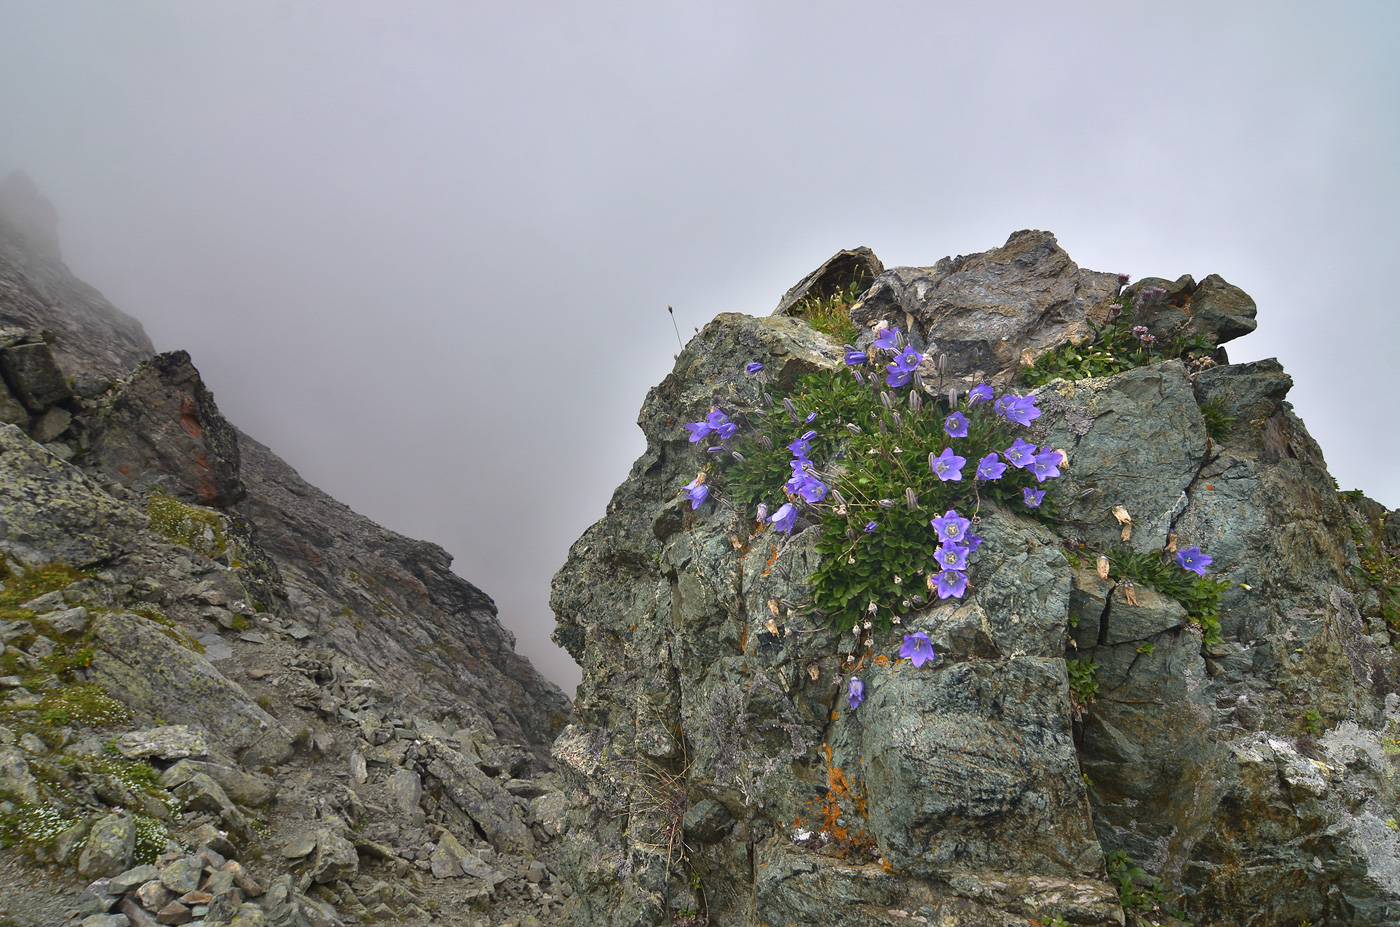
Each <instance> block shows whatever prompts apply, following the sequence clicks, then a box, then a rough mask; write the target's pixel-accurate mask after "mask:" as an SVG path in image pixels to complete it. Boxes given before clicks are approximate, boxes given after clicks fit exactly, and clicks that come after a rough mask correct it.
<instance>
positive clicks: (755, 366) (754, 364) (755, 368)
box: [744, 361, 763, 373]
mask: <svg viewBox="0 0 1400 927" xmlns="http://www.w3.org/2000/svg"><path fill="white" fill-rule="evenodd" d="M761 370H763V365H762V364H760V363H759V362H758V361H751V362H750V363H748V364H747V365H745V367H744V371H745V372H747V373H758V372H760V371H761Z"/></svg>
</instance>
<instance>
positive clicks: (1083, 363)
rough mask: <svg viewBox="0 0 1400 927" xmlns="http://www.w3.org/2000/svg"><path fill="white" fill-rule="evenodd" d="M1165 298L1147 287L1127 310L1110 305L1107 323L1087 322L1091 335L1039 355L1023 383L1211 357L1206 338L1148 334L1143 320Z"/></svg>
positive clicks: (1038, 383) (1102, 374)
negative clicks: (1165, 336) (1167, 337)
mask: <svg viewBox="0 0 1400 927" xmlns="http://www.w3.org/2000/svg"><path fill="white" fill-rule="evenodd" d="M1163 296H1164V293H1163V291H1162V290H1160V289H1157V288H1150V289H1146V290H1143V291H1141V292H1140V293H1138V294H1137V296H1136V297H1135V298H1134V300H1133V304H1132V307H1131V308H1128V307H1126V306H1124V305H1123V303H1122V302H1118V303H1114V304H1113V305H1112V306H1111V307H1109V311H1110V313H1111V317H1110V319H1109V321H1108V322H1107V323H1105V324H1104V325H1103V326H1098V325H1095V324H1094V323H1093V322H1092V321H1091V322H1090V323H1089V327H1090V329H1091V330H1092V332H1093V334H1092V335H1090V336H1089V337H1088V338H1086V339H1084V340H1083V341H1081V342H1079V343H1078V344H1062V345H1060V346H1059V347H1057V348H1053V349H1051V350H1050V351H1047V352H1046V353H1044V354H1042V355H1041V356H1040V357H1039V358H1037V359H1036V361H1035V363H1033V364H1031V365H1030V366H1029V367H1027V368H1026V369H1025V370H1023V371H1021V379H1022V382H1024V383H1025V384H1026V385H1027V386H1030V387H1038V386H1044V385H1045V384H1046V383H1049V382H1050V381H1051V380H1057V379H1063V380H1087V379H1089V378H1091V377H1111V376H1113V375H1114V374H1119V373H1122V372H1124V371H1125V370H1132V369H1133V368H1135V367H1146V366H1147V365H1149V364H1158V363H1161V362H1162V361H1167V360H1174V359H1176V358H1185V357H1188V356H1189V355H1192V354H1200V355H1209V354H1212V353H1214V351H1215V345H1214V344H1212V343H1211V341H1210V339H1209V338H1206V337H1205V336H1204V335H1193V336H1186V335H1176V336H1173V337H1172V338H1169V339H1165V340H1163V339H1159V338H1157V337H1156V336H1154V335H1152V334H1150V333H1149V332H1148V331H1147V328H1146V326H1144V325H1143V324H1142V320H1143V319H1144V318H1146V317H1147V316H1148V314H1150V313H1151V312H1152V310H1153V309H1155V308H1157V301H1158V300H1160V299H1161V298H1162V297H1163Z"/></svg>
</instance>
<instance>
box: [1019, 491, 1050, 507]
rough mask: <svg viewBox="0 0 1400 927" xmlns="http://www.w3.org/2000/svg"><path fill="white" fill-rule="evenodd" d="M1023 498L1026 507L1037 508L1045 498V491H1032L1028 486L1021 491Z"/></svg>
mask: <svg viewBox="0 0 1400 927" xmlns="http://www.w3.org/2000/svg"><path fill="white" fill-rule="evenodd" d="M1021 498H1022V499H1024V500H1025V502H1026V505H1028V506H1030V507H1031V508H1035V507H1036V506H1038V505H1040V502H1041V500H1042V499H1044V498H1045V490H1043V489H1042V490H1040V491H1039V492H1037V491H1036V490H1034V489H1031V488H1030V487H1029V486H1027V487H1025V488H1024V489H1022V490H1021Z"/></svg>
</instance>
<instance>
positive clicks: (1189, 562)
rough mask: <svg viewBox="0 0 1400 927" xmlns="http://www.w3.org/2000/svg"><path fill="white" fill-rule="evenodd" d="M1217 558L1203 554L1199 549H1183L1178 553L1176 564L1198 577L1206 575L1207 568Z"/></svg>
mask: <svg viewBox="0 0 1400 927" xmlns="http://www.w3.org/2000/svg"><path fill="white" fill-rule="evenodd" d="M1214 559H1215V558H1213V557H1211V556H1210V555H1209V554H1203V553H1201V549H1200V548H1199V547H1183V548H1182V549H1181V550H1179V551H1177V552H1176V562H1177V564H1178V565H1179V566H1180V567H1181V568H1182V569H1183V570H1190V571H1191V572H1192V573H1195V574H1196V575H1197V576H1205V575H1206V567H1208V566H1210V565H1211V563H1212V562H1213V561H1214Z"/></svg>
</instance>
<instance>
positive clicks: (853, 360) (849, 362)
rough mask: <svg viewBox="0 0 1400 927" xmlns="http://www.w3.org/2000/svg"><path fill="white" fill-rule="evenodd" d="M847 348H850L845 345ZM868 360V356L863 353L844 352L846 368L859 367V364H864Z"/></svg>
mask: <svg viewBox="0 0 1400 927" xmlns="http://www.w3.org/2000/svg"><path fill="white" fill-rule="evenodd" d="M847 347H850V346H849V345H847ZM868 360H870V355H868V354H866V353H865V352H864V351H847V352H846V366H847V367H859V366H860V365H861V364H863V363H865V362H866V361H868Z"/></svg>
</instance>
